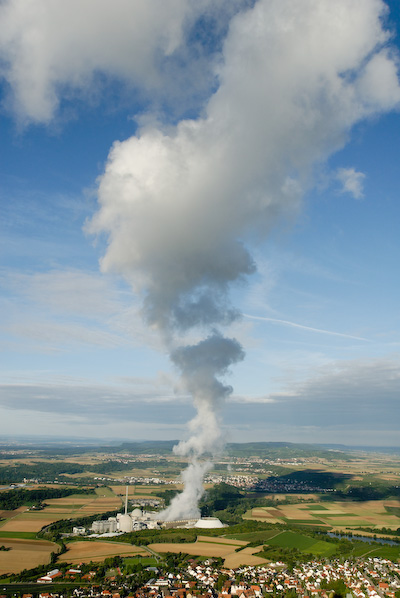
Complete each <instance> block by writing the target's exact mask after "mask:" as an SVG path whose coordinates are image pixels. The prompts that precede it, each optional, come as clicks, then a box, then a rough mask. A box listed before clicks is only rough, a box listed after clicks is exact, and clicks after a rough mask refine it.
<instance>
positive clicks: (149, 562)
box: [124, 556, 157, 567]
mask: <svg viewBox="0 0 400 598" xmlns="http://www.w3.org/2000/svg"><path fill="white" fill-rule="evenodd" d="M139 563H140V564H141V565H143V566H144V567H156V566H157V561H156V559H155V558H153V557H150V556H145V557H133V558H132V557H130V558H127V559H124V565H125V566H127V565H137V564H139Z"/></svg>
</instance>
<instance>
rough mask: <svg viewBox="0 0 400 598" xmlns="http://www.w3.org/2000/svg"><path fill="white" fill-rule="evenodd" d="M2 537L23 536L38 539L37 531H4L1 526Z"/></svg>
mask: <svg viewBox="0 0 400 598" xmlns="http://www.w3.org/2000/svg"><path fill="white" fill-rule="evenodd" d="M1 538H22V539H23V540H36V533H35V532H3V531H1V528H0V539H1Z"/></svg>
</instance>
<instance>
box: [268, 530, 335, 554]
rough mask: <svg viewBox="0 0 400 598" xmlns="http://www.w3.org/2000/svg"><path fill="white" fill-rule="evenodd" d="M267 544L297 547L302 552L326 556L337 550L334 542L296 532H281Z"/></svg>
mask: <svg viewBox="0 0 400 598" xmlns="http://www.w3.org/2000/svg"><path fill="white" fill-rule="evenodd" d="M265 544H268V546H279V547H280V548H297V550H300V551H301V552H308V553H311V554H315V555H317V556H324V557H329V556H331V555H332V554H333V553H334V552H335V551H336V546H335V545H334V544H330V543H329V542H324V541H322V540H316V539H315V538H309V537H308V536H303V535H302V534H296V533H294V532H281V533H280V534H277V535H276V536H274V537H273V538H270V539H269V540H267V541H266V542H265Z"/></svg>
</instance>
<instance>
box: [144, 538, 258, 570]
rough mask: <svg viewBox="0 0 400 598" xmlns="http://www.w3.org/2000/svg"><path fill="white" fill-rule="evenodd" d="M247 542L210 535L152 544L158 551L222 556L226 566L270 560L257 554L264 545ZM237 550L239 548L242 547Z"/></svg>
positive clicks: (256, 563) (254, 563) (253, 563)
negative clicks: (190, 539)
mask: <svg viewBox="0 0 400 598" xmlns="http://www.w3.org/2000/svg"><path fill="white" fill-rule="evenodd" d="M246 544H247V542H244V541H241V540H232V539H228V538H212V540H210V538H209V537H208V536H199V537H198V538H197V541H196V542H191V543H182V544H175V543H173V544H172V543H168V544H150V545H149V548H152V549H153V550H155V551H156V552H160V553H163V552H175V553H179V552H184V553H186V554H190V555H193V556H204V557H221V558H223V559H224V564H225V566H226V567H239V566H240V565H261V564H265V563H267V562H268V561H267V560H266V559H264V558H261V557H258V556H256V555H255V554H254V553H257V552H260V550H262V546H257V547H254V546H253V547H246ZM241 547H242V550H240V551H239V552H236V549H237V548H241Z"/></svg>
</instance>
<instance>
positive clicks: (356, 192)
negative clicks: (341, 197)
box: [336, 168, 365, 199]
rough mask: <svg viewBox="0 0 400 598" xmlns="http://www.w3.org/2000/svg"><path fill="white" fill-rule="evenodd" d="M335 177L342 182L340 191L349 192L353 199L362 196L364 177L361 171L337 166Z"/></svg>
mask: <svg viewBox="0 0 400 598" xmlns="http://www.w3.org/2000/svg"><path fill="white" fill-rule="evenodd" d="M336 177H337V179H338V180H339V181H340V183H341V184H342V193H350V194H351V195H352V196H353V197H354V198H355V199H362V198H363V197H364V189H363V185H364V179H365V174H364V173H363V172H357V171H356V170H355V168H338V170H337V173H336Z"/></svg>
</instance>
